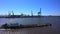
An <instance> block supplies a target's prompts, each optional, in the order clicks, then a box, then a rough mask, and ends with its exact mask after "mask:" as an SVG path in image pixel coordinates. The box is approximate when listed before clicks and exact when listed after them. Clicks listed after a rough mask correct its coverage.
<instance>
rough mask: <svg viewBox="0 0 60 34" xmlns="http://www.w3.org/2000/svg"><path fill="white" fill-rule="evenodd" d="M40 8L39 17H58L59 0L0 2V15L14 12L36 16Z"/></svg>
mask: <svg viewBox="0 0 60 34" xmlns="http://www.w3.org/2000/svg"><path fill="white" fill-rule="evenodd" d="M40 8H41V15H60V0H0V15H8V13H11V12H12V11H13V12H14V14H15V15H20V14H21V13H23V14H26V15H31V10H32V11H33V15H37V13H38V12H39V11H40Z"/></svg>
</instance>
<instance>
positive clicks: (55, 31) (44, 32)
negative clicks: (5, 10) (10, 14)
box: [0, 17, 60, 34]
mask: <svg viewBox="0 0 60 34" xmlns="http://www.w3.org/2000/svg"><path fill="white" fill-rule="evenodd" d="M4 23H20V24H23V25H25V24H44V23H51V24H52V26H51V27H35V28H23V29H16V30H1V29H0V34H60V17H41V18H0V25H2V24H4Z"/></svg>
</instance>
